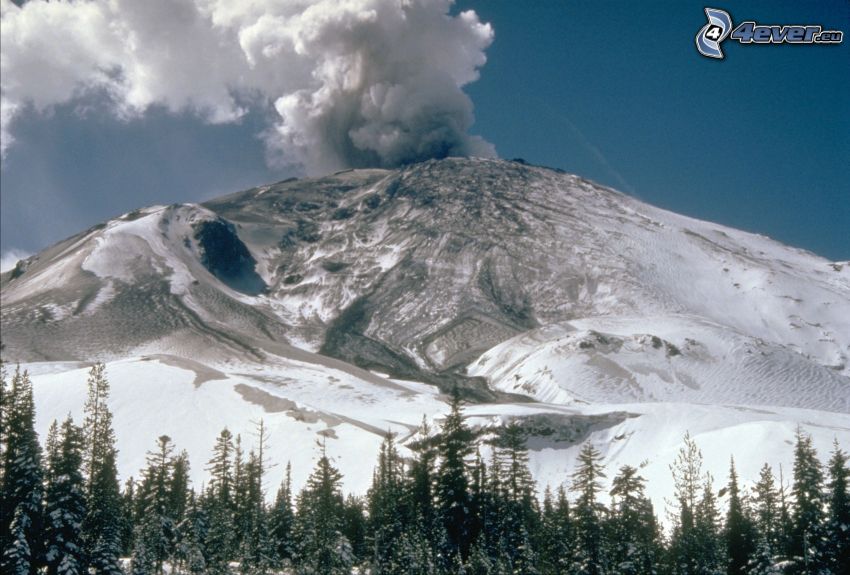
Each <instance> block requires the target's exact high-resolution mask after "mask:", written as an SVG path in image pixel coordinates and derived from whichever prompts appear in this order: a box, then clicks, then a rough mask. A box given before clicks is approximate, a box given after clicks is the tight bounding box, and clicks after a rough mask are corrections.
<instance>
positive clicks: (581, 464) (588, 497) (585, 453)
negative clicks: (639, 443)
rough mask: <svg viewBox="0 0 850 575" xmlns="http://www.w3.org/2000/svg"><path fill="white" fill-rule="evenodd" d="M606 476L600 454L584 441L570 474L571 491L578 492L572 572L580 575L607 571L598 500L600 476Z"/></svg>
mask: <svg viewBox="0 0 850 575" xmlns="http://www.w3.org/2000/svg"><path fill="white" fill-rule="evenodd" d="M604 477H605V471H604V467H603V465H602V455H601V454H600V453H599V451H598V450H597V449H596V448H595V447H593V446H592V445H591V444H590V443H589V442H588V443H585V444H584V445H583V446H582V448H581V452H580V453H579V456H578V466H577V468H576V470H575V472H573V475H572V485H571V486H570V490H572V491H574V492H575V493H577V498H576V503H575V507H574V509H573V517H574V519H573V533H574V538H575V547H574V550H573V567H572V572H573V573H576V574H581V575H601V574H602V573H605V572H606V557H605V556H604V548H605V542H604V541H603V532H602V519H603V517H604V514H605V508H604V507H603V506H602V504H601V503H599V501H598V495H599V492H600V491H601V490H602V483H601V479H603V478H604Z"/></svg>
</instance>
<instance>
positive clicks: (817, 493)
mask: <svg viewBox="0 0 850 575" xmlns="http://www.w3.org/2000/svg"><path fill="white" fill-rule="evenodd" d="M791 492H792V494H793V496H794V507H793V511H792V516H791V520H792V540H791V546H792V547H791V552H792V555H793V556H794V561H795V563H796V569H797V571H799V572H802V573H817V574H819V573H820V572H821V570H824V569H826V568H827V565H826V564H827V557H826V554H825V549H824V548H825V543H826V536H827V534H826V530H825V527H826V525H825V519H826V518H825V513H824V511H825V508H826V505H825V504H826V501H825V497H824V489H823V470H822V469H821V463H820V461H819V460H818V457H817V452H816V451H815V448H814V446H813V445H812V437H811V435H808V434H807V433H804V432H803V430H802V428H801V427H797V434H796V443H795V445H794V480H793V483H792V486H791Z"/></svg>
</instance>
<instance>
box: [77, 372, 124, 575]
mask: <svg viewBox="0 0 850 575" xmlns="http://www.w3.org/2000/svg"><path fill="white" fill-rule="evenodd" d="M87 385H88V398H87V399H86V404H85V407H84V414H85V419H84V420H83V437H84V440H85V451H84V452H83V472H84V473H83V474H84V477H85V481H86V517H85V519H84V520H83V525H82V537H83V542H84V544H85V549H86V552H87V556H88V559H89V564H90V566H91V567H92V568H93V569H94V570H95V572H96V573H98V574H99V575H119V574H120V573H121V572H122V571H121V566H120V564H119V561H118V557H119V554H120V552H121V521H122V520H121V510H122V506H121V493H120V487H119V485H118V469H117V467H116V463H115V459H116V456H117V452H116V450H115V434H114V432H113V430H112V413H111V412H110V411H109V408H108V406H107V403H106V402H107V399H108V398H109V382H108V381H107V379H106V374H105V367H104V365H103V364H102V363H96V364H95V365H94V366H93V367H92V368H91V370H90V371H89V377H88V382H87Z"/></svg>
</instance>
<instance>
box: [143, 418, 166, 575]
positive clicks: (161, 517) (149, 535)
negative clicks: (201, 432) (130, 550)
mask: <svg viewBox="0 0 850 575" xmlns="http://www.w3.org/2000/svg"><path fill="white" fill-rule="evenodd" d="M173 451H174V445H173V444H172V442H171V438H170V437H168V436H167V435H162V436H160V437H159V438H158V439H157V449H156V451H151V452H148V458H147V459H148V465H147V468H146V469H145V471H144V474H143V476H144V480H143V482H142V485H141V487H140V489H139V498H140V501H141V504H142V514H141V520H140V521H139V524H138V526H137V527H136V533H135V536H134V539H135V541H136V549H135V552H134V554H133V564H134V570H139V569H144V571H145V572H147V573H158V574H161V573H163V568H164V565H165V563H166V561H167V560H168V559H169V558H170V557H171V554H172V548H173V544H174V527H175V521H174V518H173V517H172V516H171V515H170V514H169V502H170V500H171V494H170V493H169V486H170V483H171V479H172V469H173V463H174V460H173V457H172V453H173Z"/></svg>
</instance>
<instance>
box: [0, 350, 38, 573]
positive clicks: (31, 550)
mask: <svg viewBox="0 0 850 575" xmlns="http://www.w3.org/2000/svg"><path fill="white" fill-rule="evenodd" d="M11 383H12V384H11V393H10V397H9V403H8V405H7V410H8V412H7V416H6V425H7V427H6V431H5V437H6V447H5V452H4V454H3V455H4V459H3V486H2V505H3V507H2V510H0V511H2V516H3V521H4V523H6V525H7V526H8V530H7V529H6V528H4V529H3V530H2V533H3V538H2V544H3V548H2V557H0V567H2V572H3V573H8V574H10V575H29V574H31V573H35V572H36V569H37V568H38V566H39V564H40V559H41V542H42V509H41V498H42V491H43V488H42V478H43V475H44V473H43V470H42V467H41V446H40V445H39V443H38V435H37V434H36V432H35V427H34V425H35V406H34V403H33V390H32V382H31V381H30V377H29V374H28V373H27V372H26V371H24V372H21V370H20V367H18V368H16V369H15V374H14V375H13V376H12V382H11Z"/></svg>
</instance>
